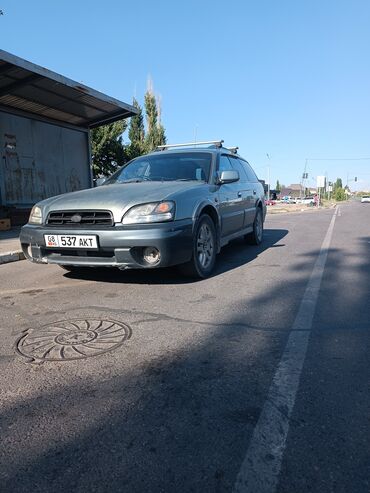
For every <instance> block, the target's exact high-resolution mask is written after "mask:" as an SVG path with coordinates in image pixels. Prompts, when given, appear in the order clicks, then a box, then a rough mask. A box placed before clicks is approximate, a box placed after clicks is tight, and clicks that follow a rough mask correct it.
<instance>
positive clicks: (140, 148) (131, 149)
mask: <svg viewBox="0 0 370 493" xmlns="http://www.w3.org/2000/svg"><path fill="white" fill-rule="evenodd" d="M132 105H133V106H134V107H135V108H136V109H137V110H138V114H137V115H135V116H132V117H131V120H130V127H129V130H128V138H129V139H130V144H129V145H128V146H127V155H128V157H129V158H130V159H133V158H135V157H137V156H141V155H142V154H144V153H145V129H144V117H143V110H142V108H141V106H140V105H139V103H138V101H137V100H136V99H135V98H134V99H133V102H132Z"/></svg>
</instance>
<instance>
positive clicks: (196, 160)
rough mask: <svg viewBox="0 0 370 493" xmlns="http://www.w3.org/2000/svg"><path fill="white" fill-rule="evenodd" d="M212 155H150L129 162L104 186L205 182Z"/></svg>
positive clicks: (205, 153)
mask: <svg viewBox="0 0 370 493" xmlns="http://www.w3.org/2000/svg"><path fill="white" fill-rule="evenodd" d="M211 159H212V154H211V153H209V152H187V153H185V152H184V153H176V154H175V153H174V154H161V152H158V154H151V155H149V156H142V157H140V158H138V159H135V160H133V161H130V162H129V163H128V164H126V165H125V166H123V167H122V168H121V169H119V170H118V171H117V172H116V173H114V175H112V176H111V177H110V178H109V179H108V180H107V181H106V182H105V185H112V184H113V183H129V182H141V181H193V180H194V181H201V182H207V181H208V178H209V173H210V168H211Z"/></svg>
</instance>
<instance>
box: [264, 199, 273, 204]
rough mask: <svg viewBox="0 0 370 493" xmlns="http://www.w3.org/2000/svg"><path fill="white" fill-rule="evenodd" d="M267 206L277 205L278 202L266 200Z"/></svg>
mask: <svg viewBox="0 0 370 493" xmlns="http://www.w3.org/2000/svg"><path fill="white" fill-rule="evenodd" d="M265 204H266V205H275V204H276V201H275V200H271V199H267V200H265Z"/></svg>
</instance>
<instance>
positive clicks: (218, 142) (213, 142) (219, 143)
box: [157, 140, 224, 151]
mask: <svg viewBox="0 0 370 493" xmlns="http://www.w3.org/2000/svg"><path fill="white" fill-rule="evenodd" d="M223 143H224V141H223V140H205V141H202V142H187V143H186V144H164V145H161V146H157V149H158V150H159V151H164V150H165V149H171V148H173V147H194V146H198V145H207V144H210V145H214V146H215V147H222V144H223Z"/></svg>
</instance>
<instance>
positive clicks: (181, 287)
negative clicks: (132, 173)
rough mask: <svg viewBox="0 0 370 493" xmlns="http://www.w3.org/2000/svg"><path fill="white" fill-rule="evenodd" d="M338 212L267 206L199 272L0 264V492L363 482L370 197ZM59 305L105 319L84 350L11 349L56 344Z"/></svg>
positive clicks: (367, 473)
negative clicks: (247, 233) (254, 232)
mask: <svg viewBox="0 0 370 493" xmlns="http://www.w3.org/2000/svg"><path fill="white" fill-rule="evenodd" d="M333 215H334V211H333V210H323V211H318V212H305V213H297V214H288V215H274V216H270V217H269V218H268V219H267V222H266V230H265V241H264V243H263V244H262V245H261V246H260V247H250V246H246V245H245V244H244V243H243V242H242V241H236V242H233V243H232V244H230V245H228V246H227V247H225V248H224V249H223V251H222V253H221V254H220V256H219V258H218V262H217V269H216V273H215V275H214V276H213V277H212V278H210V279H207V280H203V281H199V282H193V281H188V280H184V279H183V278H182V277H181V276H180V275H179V274H178V273H177V272H176V271H175V270H165V271H152V272H119V271H117V272H115V271H108V272H107V273H100V272H97V271H96V272H95V271H94V272H93V273H91V274H87V275H86V276H85V277H84V278H83V279H82V278H77V277H74V276H73V275H71V274H68V273H66V272H65V271H63V270H62V269H60V268H58V267H56V266H40V265H33V264H31V263H29V262H25V261H23V262H16V263H13V264H7V265H2V266H0V341H1V344H0V440H1V447H0V491H1V492H7V493H12V492H16V493H22V492H27V493H28V492H53V493H54V492H55V493H57V492H65V491H70V492H94V491H96V492H130V493H131V492H171V493H172V492H202V493H203V492H231V491H238V492H239V491H240V492H241V491H244V492H246V493H252V492H253V493H258V492H260V491H261V492H262V491H264V492H266V493H273V492H275V491H276V492H278V493H283V492H289V493H306V492H320V493H325V492H335V493H337V492H343V493H348V492H356V493H362V492H364V493H368V492H369V491H370V481H369V478H370V453H369V443H370V420H369V418H370V409H369V402H370V388H369V383H370V358H369V349H370V348H369V342H370V337H369V334H370V303H369V296H370V255H369V254H370V205H369V204H359V203H350V204H345V205H343V206H340V209H339V213H337V214H336V216H335V218H333ZM315 293H316V295H315ZM71 319H72V320H74V321H75V322H74V323H77V325H79V326H80V327H82V329H87V328H88V326H87V325H85V326H82V325H81V324H83V322H82V321H83V320H85V319H90V320H93V321H92V324H94V323H95V324H97V323H98V321H99V320H108V321H111V322H106V323H105V325H104V323H103V325H102V326H101V327H103V328H104V331H105V332H104V331H103V332H102V334H103V336H104V334H108V337H107V336H105V340H102V339H100V343H99V344H100V345H99V344H97V345H95V346H93V347H94V348H95V349H93V348H92V347H90V348H89V349H86V348H85V349H84V350H83V351H82V352H83V354H89V355H90V356H91V357H87V358H81V359H76V360H66V361H58V360H56V361H45V362H43V363H42V362H41V361H42V360H40V358H39V359H38V358H36V359H34V360H32V359H31V358H30V357H25V356H22V355H21V354H19V353H18V352H17V351H16V349H15V344H16V342H17V341H19V340H20V339H21V340H20V343H19V344H20V349H21V351H22V352H23V353H24V354H26V356H27V354H28V356H29V354H30V352H32V350H33V349H35V340H36V341H37V337H39V336H40V334H41V339H40V340H41V341H44V340H46V345H45V346H44V348H46V350H43V349H42V348H41V349H39V350H38V351H39V352H38V353H37V354H38V355H39V356H40V355H43V354H44V357H45V359H48V358H50V357H52V356H54V357H55V359H58V358H63V357H64V358H68V356H71V355H72V350H71V349H70V347H71V345H73V344H72V343H71V341H70V340H68V338H67V337H66V336H65V334H66V327H68V325H65V323H64V322H63V321H64V320H71ZM95 320H96V321H97V322H94V321H95ZM76 321H77V322H76ZM56 322H57V323H56ZM113 322H122V323H123V324H126V325H127V326H128V327H129V328H127V327H126V326H124V327H123V329H120V328H119V327H120V326H118V325H114V326H113V325H112V324H113ZM47 325H49V328H45V326H47ZM50 325H52V326H53V327H54V329H53V328H52V329H50ZM95 326H96V325H95ZM55 327H61V329H60V330H59V329H55ZM110 327H113V328H110ZM116 327H118V328H117V329H116ZM55 330H56V332H55ZM58 330H59V336H58V337H59V339H58V340H59V343H58V344H59V345H56V346H57V348H56V349H55V348H51V349H50V348H49V347H48V346H47V335H48V334H49V335H50V334H52V335H53V337H54V333H58ZM97 330H98V329H97ZM99 330H100V329H99ZM120 330H121V331H122V330H126V332H125V336H124V337H123V338H121V340H120V341H121V342H122V341H123V342H122V344H121V345H119V347H117V348H115V349H114V350H112V351H110V352H104V353H103V354H99V355H97V354H96V353H97V352H99V351H103V348H104V347H107V346H104V344H108V348H110V347H112V345H114V344H115V343H116V342H117V341H118V339H119V336H121V335H122V333H121V332H120ZM23 331H26V332H23ZM48 331H49V332H48ZM53 331H54V332H53ZM63 331H64V332H63ZM299 331H300V332H299ZM60 333H62V335H63V334H64V335H63V338H62V339H60V338H61V337H62V336H61V335H60ZM292 333H293V335H294V334H296V333H297V334H298V335H299V336H300V335H301V334H303V335H304V334H306V335H304V337H306V339H305V341H306V342H305V344H304V345H303V344H302V343H299V344H294V343H293V349H294V350H293V352H292V351H290V352H289V347H290V346H289V344H291V339H290V337H291V334H292ZM83 334H85V335H83ZM117 334H118V336H117ZM115 335H116V336H117V337H116V339H114V337H115ZM22 336H23V338H22ZM85 336H86V330H82V332H81V334H78V335H77V337H81V338H82V339H83V337H85ZM43 337H44V339H43ZM45 337H46V339H45ZM32 338H33V339H32ZM82 339H81V341H80V342H81V344H86V347H88V346H89V344H90V342H89V341H86V339H84V340H82ZM123 339H125V340H123ZM289 341H290V342H289ZM61 342H63V343H64V349H63V350H60V348H61V347H62V344H61ZM75 347H77V348H81V347H82V346H75ZM57 349H58V351H59V352H57ZM48 350H49V353H48V354H45V352H46V351H48ZM292 354H293V356H292ZM75 356H76V357H80V356H82V355H81V354H80V355H78V354H77V352H76V354H75ZM289 362H291V363H292V366H289V364H290V363H289ZM288 363H289V364H288ZM286 364H288V366H285V368H287V367H288V368H293V370H292V372H293V373H294V375H293V376H294V378H293V379H291V378H290V377H291V375H289V374H288V375H285V377H284V376H282V375H283V374H282V373H281V371H280V370H279V369H281V368H282V365H283V367H284V365H286ZM277 380H279V382H280V387H279V389H280V390H279V392H275V393H274V385H275V384H276V381H277ZM274 382H275V384H274ZM279 393H281V395H280V394H279ZM277 394H279V395H277ZM281 399H283V400H284V399H286V401H287V406H286V408H285V407H284V406H283V405H279V406H275V407H276V412H275V414H274V413H271V408H273V406H274V405H275V403H276V402H282V401H281ZM269 409H270V411H268V410H269ZM266 410H267V411H266ZM266 413H267V414H266ZM265 415H266V416H268V420H267V421H268V424H269V426H270V425H271V430H272V431H271V436H270V434H269V433H265V432H264V428H263V416H265ZM280 421H281V423H282V425H281V424H280ZM280 428H281V430H280ZM273 430H275V431H273ZM276 430H277V431H276ZM284 430H285V431H284ZM274 433H275V434H278V435H279V436H278V440H279V444H280V445H279V446H276V447H275V448H274V447H272V446H271V451H270V452H269V453H267V454H266V453H265V452H263V454H264V455H262V456H261V457H262V459H261V457H260V458H259V459H258V460H260V463H259V466H258V467H257V469H255V470H254V473H255V474H257V475H258V474H259V471H262V470H263V471H264V472H263V474H265V476H266V478H267V480H266V482H261V484H259V486H256V487H253V488H252V487H251V486H250V485H249V486H248V481H246V480H245V476H243V475H245V474H247V475H248V474H250V469H251V468H254V467H255V466H254V459H255V458H256V457H257V455H258V454H261V450H262V449H261V437H262V438H263V440H264V446H265V447H266V446H270V439H271V442H272V441H273V439H274V438H276V437H274V436H273V435H274ZM261 461H262V463H261ZM257 462H258V461H257ZM270 463H271V464H272V466H270V465H269V464H270ZM248 468H249V469H248ZM252 472H253V471H252ZM238 477H239V478H240V477H243V478H244V479H243V480H241V481H239V484H238V480H237V478H238ZM273 478H275V479H274V480H273Z"/></svg>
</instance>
